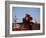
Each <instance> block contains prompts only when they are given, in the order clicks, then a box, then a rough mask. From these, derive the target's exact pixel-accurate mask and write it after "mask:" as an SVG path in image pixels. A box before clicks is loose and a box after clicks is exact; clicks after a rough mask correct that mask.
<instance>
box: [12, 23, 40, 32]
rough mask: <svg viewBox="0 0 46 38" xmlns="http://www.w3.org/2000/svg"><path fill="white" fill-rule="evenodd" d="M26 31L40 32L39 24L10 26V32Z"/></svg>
mask: <svg viewBox="0 0 46 38" xmlns="http://www.w3.org/2000/svg"><path fill="white" fill-rule="evenodd" d="M26 30H40V24H35V23H34V24H32V25H30V26H29V25H27V24H26V25H25V24H18V23H17V24H14V25H13V24H12V31H26Z"/></svg>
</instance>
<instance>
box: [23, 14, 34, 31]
mask: <svg viewBox="0 0 46 38" xmlns="http://www.w3.org/2000/svg"><path fill="white" fill-rule="evenodd" d="M32 19H33V18H32V17H31V16H30V15H29V14H26V16H25V17H24V18H23V23H24V24H25V25H28V26H29V28H30V30H32V25H31V24H32Z"/></svg>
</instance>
